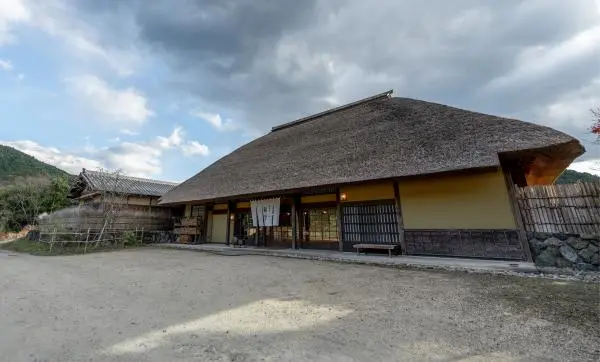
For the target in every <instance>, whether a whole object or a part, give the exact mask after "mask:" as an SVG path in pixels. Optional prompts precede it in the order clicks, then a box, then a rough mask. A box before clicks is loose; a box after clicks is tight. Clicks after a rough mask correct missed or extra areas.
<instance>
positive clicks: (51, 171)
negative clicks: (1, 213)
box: [0, 145, 69, 186]
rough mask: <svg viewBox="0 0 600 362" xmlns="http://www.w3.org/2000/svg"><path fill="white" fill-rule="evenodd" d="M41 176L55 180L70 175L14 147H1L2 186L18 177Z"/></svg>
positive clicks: (0, 175) (0, 177) (0, 172)
mask: <svg viewBox="0 0 600 362" xmlns="http://www.w3.org/2000/svg"><path fill="white" fill-rule="evenodd" d="M39 176H42V177H43V176H46V177H49V178H54V177H57V176H69V174H68V173H66V172H65V171H63V170H61V169H58V168H56V167H54V166H51V165H48V164H46V163H44V162H42V161H38V160H37V159H35V158H34V157H31V156H29V155H28V154H25V153H23V152H21V151H18V150H16V149H14V148H12V147H8V146H3V145H0V186H2V185H7V184H10V183H11V182H12V181H13V180H14V179H15V178H18V177H39Z"/></svg>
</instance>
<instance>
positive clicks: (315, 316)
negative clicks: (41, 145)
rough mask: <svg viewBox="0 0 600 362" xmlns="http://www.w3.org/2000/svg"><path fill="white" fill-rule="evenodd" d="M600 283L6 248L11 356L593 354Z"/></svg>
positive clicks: (4, 327) (481, 357)
mask: <svg viewBox="0 0 600 362" xmlns="http://www.w3.org/2000/svg"><path fill="white" fill-rule="evenodd" d="M599 288H600V285H599V284H593V283H583V282H572V281H555V280H548V279H534V278H519V277H513V276H501V275H486V274H468V273H460V272H445V271H421V270H402V269H389V268H378V267H372V266H361V265H347V264H336V263H331V262H319V261H309V260H295V259H285V258H274V257H265V256H219V255H213V254H208V253H199V252H186V251H181V250H162V249H141V250H132V251H122V252H110V253H98V254H89V255H83V256H60V257H35V256H30V255H22V254H19V255H14V256H9V254H7V253H2V252H0V360H2V361H14V362H17V361H84V360H85V361H87V360H92V361H141V360H144V361H176V360H182V361H190V360H201V361H263V360H266V361H281V360H283V361H304V360H311V361H353V360H356V361H406V360H415V361H427V360H434V361H448V360H452V361H455V360H464V361H489V360H492V361H493V360H497V361H506V360H519V361H535V360H556V361H563V360H572V361H586V360H589V361H593V360H598V358H599V356H600V327H599V313H600V311H599V308H600V290H599Z"/></svg>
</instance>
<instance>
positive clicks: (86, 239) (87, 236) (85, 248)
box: [83, 228, 90, 254]
mask: <svg viewBox="0 0 600 362" xmlns="http://www.w3.org/2000/svg"><path fill="white" fill-rule="evenodd" d="M88 241H90V229H89V228H88V229H87V235H86V237H85V244H84V245H83V253H84V254H85V253H87V244H88Z"/></svg>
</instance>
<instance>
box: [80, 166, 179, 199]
mask: <svg viewBox="0 0 600 362" xmlns="http://www.w3.org/2000/svg"><path fill="white" fill-rule="evenodd" d="M176 185H177V183H175V182H168V181H160V180H151V179H146V178H139V177H131V176H124V175H121V174H115V173H107V172H99V171H90V170H86V169H85V168H84V169H83V170H82V171H81V173H80V174H79V176H78V177H77V180H76V182H75V184H74V186H73V188H72V189H71V197H73V198H78V197H82V196H86V195H89V194H93V193H97V192H103V191H109V192H116V193H119V194H127V195H138V196H162V195H164V194H166V193H167V191H169V190H171V189H172V188H173V187H175V186H176Z"/></svg>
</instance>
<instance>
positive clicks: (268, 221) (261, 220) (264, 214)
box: [250, 198, 281, 226]
mask: <svg viewBox="0 0 600 362" xmlns="http://www.w3.org/2000/svg"><path fill="white" fill-rule="evenodd" d="M280 207H281V200H280V199H279V198H275V199H265V200H254V201H250V210H251V211H252V224H253V225H254V226H279V210H280Z"/></svg>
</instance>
